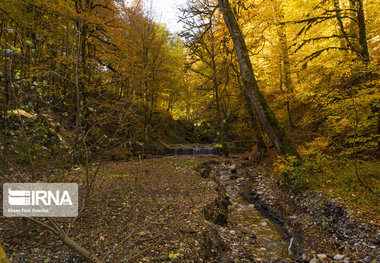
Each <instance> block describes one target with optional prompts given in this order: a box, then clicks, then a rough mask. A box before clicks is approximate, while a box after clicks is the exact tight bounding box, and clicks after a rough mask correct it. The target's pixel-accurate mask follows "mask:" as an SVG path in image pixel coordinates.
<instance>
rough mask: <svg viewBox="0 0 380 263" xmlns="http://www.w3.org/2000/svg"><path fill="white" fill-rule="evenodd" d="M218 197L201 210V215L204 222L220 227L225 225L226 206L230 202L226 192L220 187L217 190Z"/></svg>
mask: <svg viewBox="0 0 380 263" xmlns="http://www.w3.org/2000/svg"><path fill="white" fill-rule="evenodd" d="M217 192H218V195H217V197H216V198H215V199H214V201H212V202H211V203H209V204H208V205H206V206H205V207H204V208H203V214H204V217H205V219H206V220H208V221H210V222H212V223H214V224H217V225H221V226H225V225H227V219H228V206H229V205H231V204H232V203H231V201H230V199H229V197H228V196H227V194H226V190H225V189H224V188H223V187H222V186H220V185H219V186H218V188H217Z"/></svg>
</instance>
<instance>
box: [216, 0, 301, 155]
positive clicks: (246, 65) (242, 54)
mask: <svg viewBox="0 0 380 263" xmlns="http://www.w3.org/2000/svg"><path fill="white" fill-rule="evenodd" d="M218 2H219V6H220V9H221V11H222V13H223V17H224V20H225V22H226V25H227V27H228V30H229V32H230V35H231V38H232V40H233V42H234V47H235V52H236V55H237V57H238V61H239V66H240V74H241V78H242V82H243V88H244V92H245V94H246V95H247V97H248V99H249V102H250V104H251V106H252V107H253V108H254V109H255V112H256V115H257V117H258V118H259V120H260V122H261V125H262V126H263V128H264V129H265V131H266V133H267V134H268V136H269V138H270V140H271V141H272V143H273V145H274V147H275V149H276V151H277V153H278V154H279V155H293V156H297V157H299V155H298V153H297V150H296V147H295V145H294V144H293V141H292V140H291V139H290V138H289V136H288V135H287V133H286V132H285V130H284V129H283V128H282V127H281V126H280V124H279V122H278V120H277V118H276V116H275V115H274V113H273V111H272V110H271V109H270V107H269V105H268V103H267V102H266V100H265V98H264V96H263V94H262V93H261V92H260V90H259V87H258V85H257V82H256V78H255V75H254V73H253V68H252V64H251V61H250V59H249V53H248V49H247V46H246V44H245V40H244V37H243V33H242V32H241V30H240V27H239V24H238V23H237V21H236V18H235V15H234V13H233V12H232V9H231V6H230V4H229V2H228V0H218Z"/></svg>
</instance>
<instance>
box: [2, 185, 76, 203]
mask: <svg viewBox="0 0 380 263" xmlns="http://www.w3.org/2000/svg"><path fill="white" fill-rule="evenodd" d="M8 203H9V204H10V205H73V202H72V201H71V198H70V195H69V192H68V191H63V192H60V191H50V190H39V191H38V190H31V191H23V190H12V189H11V188H9V189H8Z"/></svg>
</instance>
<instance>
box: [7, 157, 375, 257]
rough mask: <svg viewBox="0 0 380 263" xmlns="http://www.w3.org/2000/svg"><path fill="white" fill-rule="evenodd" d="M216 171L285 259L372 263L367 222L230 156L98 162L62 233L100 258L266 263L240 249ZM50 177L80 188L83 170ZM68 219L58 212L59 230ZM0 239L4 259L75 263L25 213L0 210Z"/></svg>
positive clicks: (243, 239)
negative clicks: (280, 234)
mask: <svg viewBox="0 0 380 263" xmlns="http://www.w3.org/2000/svg"><path fill="white" fill-rule="evenodd" d="M95 167H96V164H94V166H93V167H92V169H91V170H92V171H95ZM222 175H224V176H229V177H230V181H231V184H232V185H233V186H234V189H235V190H236V192H237V194H239V195H240V196H242V197H245V198H246V199H248V200H249V201H250V202H251V203H252V204H253V205H254V206H255V207H256V208H257V209H259V210H261V211H262V212H263V213H264V214H266V215H267V216H268V220H273V221H274V222H275V223H276V224H278V225H279V226H280V227H281V228H282V229H283V231H284V240H285V241H286V242H289V243H290V241H291V238H293V240H292V242H291V243H292V245H291V247H290V250H291V253H292V254H293V260H294V261H298V262H309V261H311V260H314V261H313V262H314V263H315V262H318V261H316V260H317V259H318V260H319V261H320V262H332V261H335V262H344V261H346V262H372V263H375V262H380V257H379V252H378V250H379V242H380V228H379V225H378V224H377V222H374V223H373V224H371V223H362V222H358V221H357V220H356V219H353V217H352V216H350V213H349V212H347V210H346V209H345V208H344V207H342V206H340V205H338V204H337V203H336V202H334V201H333V200H330V199H327V198H325V197H323V196H322V195H321V194H319V193H316V192H306V193H303V194H295V193H292V192H290V191H289V190H288V189H286V188H284V187H282V186H280V183H279V179H278V178H276V177H273V176H270V175H268V174H265V173H264V172H263V171H260V170H259V169H256V168H253V167H247V165H246V164H245V163H244V161H241V160H240V159H223V158H221V157H215V156H208V157H194V156H176V157H164V158H153V159H146V160H140V161H128V162H113V163H105V164H103V165H102V166H101V168H100V170H99V173H98V176H97V180H96V181H95V184H94V187H93V189H92V190H91V195H90V196H91V198H90V202H89V206H88V207H87V209H85V210H84V212H83V213H82V214H81V216H80V217H79V218H78V219H77V222H76V223H75V225H74V227H73V228H72V229H70V231H69V233H70V236H71V237H73V238H74V239H75V240H76V241H77V242H78V243H80V244H83V245H84V246H85V247H86V248H87V249H91V248H92V249H93V251H94V253H95V254H96V255H97V256H98V257H99V258H101V259H103V260H104V261H105V262H255V261H256V262H270V260H267V261H265V260H260V258H259V257H257V258H254V257H252V255H249V253H248V252H247V249H246V246H247V244H250V245H252V244H255V243H254V241H252V240H250V239H252V234H251V233H250V234H249V235H248V234H247V233H246V232H244V231H241V229H242V226H241V225H240V226H239V225H236V224H233V223H232V222H231V221H230V220H228V219H227V217H228V211H229V210H226V206H227V207H228V206H229V207H230V206H231V204H229V203H228V198H227V199H226V196H225V189H223V185H220V184H219V183H218V178H219V177H220V176H222ZM55 181H56V182H57V181H58V182H78V183H79V184H80V185H83V184H84V170H83V169H80V168H75V169H71V170H70V171H67V172H66V173H65V174H64V175H63V176H60V177H59V178H56V179H55ZM81 189H82V191H81V194H82V195H83V194H84V190H83V187H81ZM226 211H227V213H226ZM70 220H71V219H62V218H61V219H58V221H59V222H60V224H62V225H63V226H64V228H65V230H67V226H68V225H69V221H70ZM224 220H226V222H224ZM245 235H246V236H245ZM0 239H1V242H2V244H3V246H4V248H5V250H6V251H7V254H8V256H9V258H10V260H11V262H17V263H18V262H46V263H47V262H51V263H53V262H83V260H82V259H81V258H80V257H79V256H77V255H75V253H73V252H72V251H71V250H69V249H68V248H66V247H65V246H63V245H62V242H60V241H59V240H57V239H56V238H55V237H54V235H52V234H51V233H49V232H48V231H46V230H45V229H43V228H42V227H41V226H39V225H37V224H36V223H34V222H32V221H30V220H28V219H25V218H23V219H18V218H4V217H1V219H0ZM89 244H92V245H91V246H90V245H89ZM334 257H335V259H334ZM313 258H315V259H313ZM338 259H339V260H338ZM293 260H290V259H287V260H285V259H281V258H278V257H272V259H271V261H272V262H285V261H286V262H292V261H293Z"/></svg>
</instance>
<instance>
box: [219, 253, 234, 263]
mask: <svg viewBox="0 0 380 263" xmlns="http://www.w3.org/2000/svg"><path fill="white" fill-rule="evenodd" d="M219 263H234V260H233V259H232V258H231V257H230V256H228V255H227V254H226V253H223V254H222V256H221V257H220V260H219Z"/></svg>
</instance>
